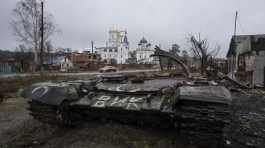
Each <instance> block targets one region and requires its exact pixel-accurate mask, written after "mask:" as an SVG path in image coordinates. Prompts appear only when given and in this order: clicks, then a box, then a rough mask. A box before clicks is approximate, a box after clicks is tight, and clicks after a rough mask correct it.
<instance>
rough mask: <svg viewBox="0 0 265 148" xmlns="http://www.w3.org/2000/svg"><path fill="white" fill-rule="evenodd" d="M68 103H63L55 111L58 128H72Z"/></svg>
mask: <svg viewBox="0 0 265 148" xmlns="http://www.w3.org/2000/svg"><path fill="white" fill-rule="evenodd" d="M69 104H70V103H69V101H63V102H62V103H61V104H60V106H59V107H58V109H57V111H56V119H57V121H58V122H59V125H60V126H64V127H73V126H74V123H73V119H72V113H71V111H70V108H69Z"/></svg>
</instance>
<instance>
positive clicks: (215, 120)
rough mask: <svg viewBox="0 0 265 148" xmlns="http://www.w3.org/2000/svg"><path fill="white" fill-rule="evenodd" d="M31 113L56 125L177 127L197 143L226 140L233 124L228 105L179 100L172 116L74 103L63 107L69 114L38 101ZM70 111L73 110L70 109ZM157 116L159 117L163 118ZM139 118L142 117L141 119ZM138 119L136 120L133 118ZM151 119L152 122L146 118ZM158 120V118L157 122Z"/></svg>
mask: <svg viewBox="0 0 265 148" xmlns="http://www.w3.org/2000/svg"><path fill="white" fill-rule="evenodd" d="M29 104H30V107H29V108H28V109H29V111H30V115H31V116H33V118H34V119H36V120H39V121H41V122H43V123H48V124H51V125H56V126H64V127H72V126H75V125H77V124H82V123H84V120H89V121H103V122H118V123H122V124H129V125H136V126H140V127H144V128H146V127H147V128H153V127H158V128H163V129H164V128H166V129H170V130H174V131H176V132H177V133H180V134H181V135H185V136H188V137H190V139H192V140H191V141H193V142H194V143H201V142H202V141H206V142H208V141H209V139H211V140H215V141H218V142H220V143H224V135H223V131H224V127H225V126H227V125H228V124H230V119H229V118H228V117H229V116H230V114H229V110H228V108H225V107H223V106H213V105H206V104H196V103H190V102H189V103H180V104H178V106H177V107H176V108H177V109H176V110H175V112H176V114H174V115H171V117H172V116H174V117H173V118H163V119H162V120H159V121H158V120H157V118H153V117H155V116H151V117H150V116H149V115H144V113H143V114H142V113H141V115H143V116H142V117H141V118H140V116H139V115H137V114H139V113H140V112H137V114H133V113H132V114H130V113H129V114H127V113H126V114H124V113H121V112H119V113H117V112H116V113H115V111H106V110H104V111H103V110H101V113H102V114H101V115H100V114H98V111H92V110H88V108H86V107H83V108H82V107H79V106H74V107H72V108H64V109H66V110H62V111H63V112H66V114H64V113H63V114H62V113H59V111H60V107H56V106H52V105H46V104H43V103H39V102H36V101H30V102H29ZM69 112H70V113H69ZM162 116H163V115H161V116H158V118H159V119H161V118H160V117H162ZM139 118H140V119H139ZM132 119H135V120H132ZM146 121H149V122H146ZM155 121H157V122H155Z"/></svg>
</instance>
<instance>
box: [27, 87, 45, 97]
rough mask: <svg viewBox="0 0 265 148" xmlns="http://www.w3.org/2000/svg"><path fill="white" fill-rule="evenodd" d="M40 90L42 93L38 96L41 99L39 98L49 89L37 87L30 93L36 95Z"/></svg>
mask: <svg viewBox="0 0 265 148" xmlns="http://www.w3.org/2000/svg"><path fill="white" fill-rule="evenodd" d="M42 89H43V91H42V93H41V95H40V97H41V96H43V95H45V94H46V93H47V92H48V90H49V88H48V87H47V86H39V87H36V88H34V89H33V90H32V91H31V93H32V94H34V93H36V92H37V91H39V90H42Z"/></svg>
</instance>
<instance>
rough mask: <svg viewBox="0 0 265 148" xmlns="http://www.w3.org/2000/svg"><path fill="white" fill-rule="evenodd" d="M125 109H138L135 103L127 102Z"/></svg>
mask: <svg viewBox="0 0 265 148" xmlns="http://www.w3.org/2000/svg"><path fill="white" fill-rule="evenodd" d="M126 108H127V109H138V105H137V104H136V103H128V105H127V107H126Z"/></svg>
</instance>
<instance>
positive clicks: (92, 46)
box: [91, 41, 94, 53]
mask: <svg viewBox="0 0 265 148" xmlns="http://www.w3.org/2000/svg"><path fill="white" fill-rule="evenodd" d="M91 48H92V51H91V52H92V53H93V50H94V42H93V41H91Z"/></svg>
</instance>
